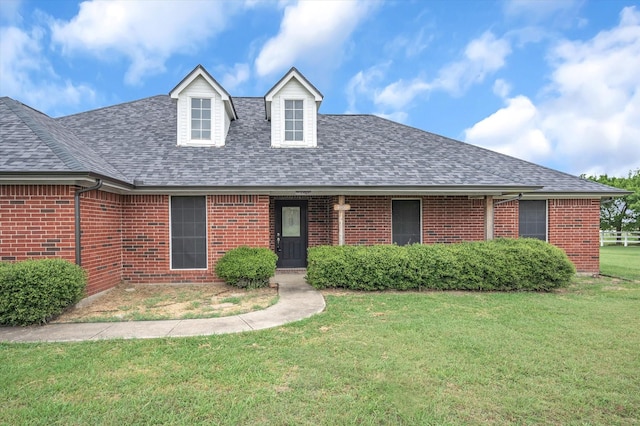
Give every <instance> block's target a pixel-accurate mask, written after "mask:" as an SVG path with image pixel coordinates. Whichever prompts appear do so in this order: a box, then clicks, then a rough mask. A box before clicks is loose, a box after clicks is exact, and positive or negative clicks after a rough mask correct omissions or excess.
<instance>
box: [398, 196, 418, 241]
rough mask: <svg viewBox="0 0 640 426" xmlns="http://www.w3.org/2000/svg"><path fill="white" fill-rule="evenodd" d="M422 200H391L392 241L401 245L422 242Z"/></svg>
mask: <svg viewBox="0 0 640 426" xmlns="http://www.w3.org/2000/svg"><path fill="white" fill-rule="evenodd" d="M421 216H422V215H421V209H420V200H393V201H392V202H391V232H392V234H393V235H392V242H393V244H397V245H399V246H404V245H407V244H414V243H420V242H422V226H421V220H420V218H421Z"/></svg>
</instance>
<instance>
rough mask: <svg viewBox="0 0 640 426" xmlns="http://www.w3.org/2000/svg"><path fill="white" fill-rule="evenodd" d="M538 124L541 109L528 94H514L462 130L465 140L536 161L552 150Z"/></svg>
mask: <svg viewBox="0 0 640 426" xmlns="http://www.w3.org/2000/svg"><path fill="white" fill-rule="evenodd" d="M539 126H540V113H539V112H538V110H537V108H536V107H535V105H533V103H532V102H531V100H530V99H529V98H527V97H526V96H516V97H515V98H511V99H508V100H507V106H506V107H505V108H502V109H500V110H498V111H496V112H495V113H493V114H491V115H490V116H489V117H487V118H485V119H484V120H482V121H480V122H478V123H476V124H475V125H474V126H473V127H471V128H470V129H467V130H466V131H465V136H466V140H467V142H470V143H473V144H475V145H480V146H483V147H485V148H488V149H491V150H493V151H497V152H500V153H502V154H507V155H512V156H514V157H518V158H522V159H525V160H529V161H537V160H540V159H541V158H545V157H546V156H548V155H549V154H550V153H551V145H550V143H549V141H548V140H547V138H546V137H545V135H544V133H543V132H541V131H540V129H539V128H538V127H539Z"/></svg>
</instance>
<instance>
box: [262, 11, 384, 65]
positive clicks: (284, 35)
mask: <svg viewBox="0 0 640 426" xmlns="http://www.w3.org/2000/svg"><path fill="white" fill-rule="evenodd" d="M371 5H372V2H365V1H327V2H323V1H299V2H298V3H296V4H288V5H286V7H285V9H284V17H283V19H282V22H281V23H280V31H279V33H278V34H277V35H276V36H275V37H273V38H271V39H269V40H268V41H267V42H266V43H265V45H264V46H263V48H262V50H261V51H260V54H259V55H258V57H257V58H256V61H255V66H256V71H257V73H258V75H259V76H267V75H271V74H274V73H277V72H282V71H284V70H286V69H288V68H289V67H291V66H293V65H295V64H298V63H300V62H303V63H306V64H310V65H314V66H327V65H328V64H330V63H332V62H335V61H336V60H339V58H340V55H341V54H342V50H343V45H344V43H345V42H346V41H347V39H348V38H349V36H350V35H351V33H352V32H353V31H354V30H355V28H356V27H357V26H358V24H359V23H360V22H361V21H362V19H363V18H364V17H365V16H366V15H367V13H368V12H369V10H370V9H371Z"/></svg>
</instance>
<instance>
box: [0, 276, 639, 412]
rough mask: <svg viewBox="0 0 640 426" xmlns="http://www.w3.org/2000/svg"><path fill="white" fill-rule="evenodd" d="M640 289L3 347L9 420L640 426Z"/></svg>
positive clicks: (346, 309)
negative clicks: (203, 332)
mask: <svg viewBox="0 0 640 426" xmlns="http://www.w3.org/2000/svg"><path fill="white" fill-rule="evenodd" d="M639 306H640V283H639V282H637V281H636V282H627V281H620V280H614V279H610V278H601V279H591V278H580V279H578V281H577V282H576V284H575V285H573V286H572V287H570V288H569V289H564V290H562V291H560V292H557V293H463V292H432V293H388V294H380V293H378V294H365V293H348V292H342V293H337V292H333V293H331V292H328V293H327V310H326V312H324V313H322V314H320V315H316V316H314V317H312V318H310V319H307V320H304V321H301V322H297V323H293V324H289V325H287V326H284V327H279V328H275V329H270V330H264V331H258V332H251V333H243V334H233V335H219V336H210V337H200V338H184V339H182V338H177V339H158V340H134V341H122V340H119V341H104V342H82V343H56V344H46V343H43V344H0V394H1V395H2V401H3V406H2V410H0V424H42V425H44V424H47V425H48V424H107V425H109V424H112V425H116V424H118V425H119V424H185V425H187V424H196V423H207V424H301V425H304V424H307V425H316V424H509V423H512V424H638V422H640V420H639V419H640V352H639V351H638V348H640V328H639V327H638V324H640V309H639V308H638V307H639Z"/></svg>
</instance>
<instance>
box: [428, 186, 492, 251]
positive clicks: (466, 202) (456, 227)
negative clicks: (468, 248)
mask: <svg viewBox="0 0 640 426" xmlns="http://www.w3.org/2000/svg"><path fill="white" fill-rule="evenodd" d="M484 206H485V200H483V199H479V200H472V199H469V198H468V197H462V196H460V197H455V196H442V197H434V196H430V197H423V199H422V223H423V224H422V227H423V233H424V235H423V238H422V242H423V243H425V244H431V243H456V242H460V241H480V240H484V238H485V236H484V227H485V224H484Z"/></svg>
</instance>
